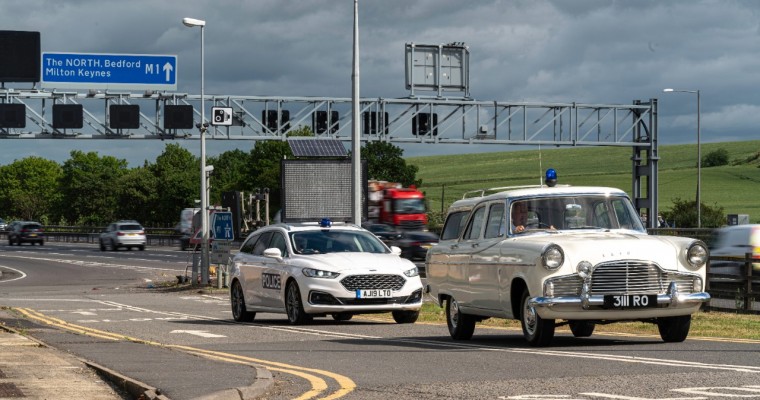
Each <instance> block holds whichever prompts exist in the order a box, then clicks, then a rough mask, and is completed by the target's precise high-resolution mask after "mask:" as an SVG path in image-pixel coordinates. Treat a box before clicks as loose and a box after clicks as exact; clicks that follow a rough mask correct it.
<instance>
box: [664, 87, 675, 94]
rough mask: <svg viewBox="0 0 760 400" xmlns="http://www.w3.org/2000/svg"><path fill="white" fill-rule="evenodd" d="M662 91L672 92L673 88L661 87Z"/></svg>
mask: <svg viewBox="0 0 760 400" xmlns="http://www.w3.org/2000/svg"><path fill="white" fill-rule="evenodd" d="M662 91H663V92H666V93H667V92H672V91H673V89H671V88H667V89H662Z"/></svg>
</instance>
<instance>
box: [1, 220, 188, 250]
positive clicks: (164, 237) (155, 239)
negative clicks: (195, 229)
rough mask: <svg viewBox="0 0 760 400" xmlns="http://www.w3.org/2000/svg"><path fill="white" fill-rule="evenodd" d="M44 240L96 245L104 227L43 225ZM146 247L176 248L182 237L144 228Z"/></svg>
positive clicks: (3, 235)
mask: <svg viewBox="0 0 760 400" xmlns="http://www.w3.org/2000/svg"><path fill="white" fill-rule="evenodd" d="M42 229H43V230H44V232H45V240H46V241H49V242H64V243H98V241H99V239H100V234H101V233H102V232H103V231H105V229H106V228H105V227H80V226H57V225H45V226H43V227H42ZM145 236H146V239H147V241H148V243H147V245H148V246H177V247H179V241H180V238H181V237H182V235H181V234H178V233H174V230H173V229H171V228H145ZM7 239H8V232H0V240H7Z"/></svg>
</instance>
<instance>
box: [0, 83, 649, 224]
mask: <svg viewBox="0 0 760 400" xmlns="http://www.w3.org/2000/svg"><path fill="white" fill-rule="evenodd" d="M204 100H205V101H204V103H205V105H206V107H207V108H209V109H210V108H211V107H232V108H233V126H210V127H209V130H208V133H207V136H206V140H285V139H286V138H287V136H288V134H289V133H290V132H292V131H293V130H296V129H299V128H301V127H302V126H308V127H310V128H311V130H312V132H314V134H315V136H316V137H317V138H319V137H325V138H332V139H337V140H341V141H351V140H352V138H353V133H352V119H353V117H352V115H351V114H352V111H351V110H352V107H351V99H350V98H334V97H277V96H229V95H224V96H220V95H206V96H205V99H204ZM0 103H15V104H24V105H25V106H26V116H25V118H26V123H25V124H24V127H21V128H3V127H0V139H14V138H15V139H50V138H72V139H74V138H75V139H129V140H136V139H162V140H165V139H179V140H182V139H185V140H187V139H190V140H192V139H199V134H198V130H197V129H194V128H193V129H165V128H164V125H163V109H164V106H165V105H168V104H171V105H191V106H193V112H194V116H195V118H194V120H195V121H194V122H196V124H197V123H199V122H200V116H201V111H200V108H199V106H200V103H201V102H200V96H199V95H191V94H184V93H169V92H159V93H155V92H151V91H147V92H144V93H133V92H111V91H106V92H105V93H101V92H99V91H88V92H59V91H52V92H49V91H37V90H28V91H17V90H13V89H2V90H0ZM52 104H82V107H83V122H84V125H83V128H82V129H76V130H71V129H67V130H65V131H64V130H60V129H55V128H54V127H53V124H52V115H51V114H52V113H51V112H50V108H51V107H52ZM112 104H136V105H139V106H140V127H139V128H138V129H113V128H110V127H109V119H110V118H109V115H108V113H109V105H112ZM359 108H360V111H361V113H362V115H361V116H360V118H359V119H358V121H357V122H358V123H359V125H360V130H361V135H360V136H361V140H362V141H387V142H392V143H429V144H431V145H434V144H439V143H440V144H461V145H468V144H481V145H482V144H492V145H508V144H513V145H553V146H627V147H631V148H632V152H633V156H632V160H633V165H632V174H633V188H632V189H633V193H634V203H635V206H636V207H637V208H639V209H640V210H644V209H646V210H647V214H648V215H657V201H656V199H657V161H658V160H659V156H658V150H657V100H656V99H650V100H649V101H646V102H645V101H638V100H636V101H634V102H633V103H632V104H582V103H528V102H501V101H481V100H473V99H461V98H455V99H450V98H439V97H429V98H425V97H416V98H394V99H386V98H363V99H361V100H360V107H359ZM205 115H207V116H211V113H210V112H209V110H206V113H205ZM207 122H210V121H207ZM0 125H1V124H0ZM652 220H654V218H649V221H648V224H652V225H651V226H650V227H654V226H653V222H651V221H652Z"/></svg>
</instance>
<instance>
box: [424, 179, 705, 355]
mask: <svg viewBox="0 0 760 400" xmlns="http://www.w3.org/2000/svg"><path fill="white" fill-rule="evenodd" d="M552 180H556V172H555V171H554V170H549V171H547V182H551V181H552ZM707 259H708V252H707V248H706V246H705V244H704V243H702V242H701V241H699V240H696V239H690V238H685V237H674V236H650V235H648V234H647V232H646V230H645V229H644V227H643V226H642V224H641V221H640V219H639V216H638V215H637V213H636V210H635V209H634V208H633V205H632V204H631V201H630V199H629V198H628V196H627V195H626V193H625V192H624V191H622V190H619V189H615V188H606V187H572V186H566V185H565V186H553V187H547V186H533V187H513V188H497V190H495V193H492V194H487V193H485V192H483V193H479V196H476V197H470V198H466V199H462V200H459V201H457V202H455V203H454V204H453V205H452V206H451V207H450V209H449V214H448V216H447V218H446V222H445V225H444V229H443V233H442V234H441V239H440V241H439V244H438V245H437V246H434V247H433V248H432V249H430V250H429V251H428V254H427V259H426V273H427V282H428V286H427V290H428V291H429V293H430V294H431V295H432V297H433V298H434V299H435V300H436V301H437V302H438V303H439V304H440V305H444V304H445V306H446V316H447V322H448V328H449V333H450V334H451V337H452V338H454V339H458V340H466V339H470V338H471V337H472V335H473V332H474V329H475V323H476V322H477V321H480V320H483V319H486V318H489V317H497V318H510V319H511V318H514V319H519V320H520V321H521V322H522V328H523V335H524V336H525V339H526V340H527V341H528V342H529V343H530V344H531V345H534V346H545V345H548V344H550V342H551V341H552V338H553V336H554V329H555V327H556V326H558V325H560V324H562V325H564V324H567V325H569V327H570V330H571V332H572V333H573V335H574V336H576V337H584V336H590V335H591V334H592V333H593V331H594V327H595V325H596V324H597V323H609V322H613V321H631V320H638V321H646V322H654V323H656V324H657V326H658V328H659V332H660V336H661V337H662V339H663V340H664V341H666V342H680V341H683V340H685V339H686V337H687V335H688V333H689V328H690V323H691V314H693V313H695V312H696V311H697V310H699V307H700V306H701V305H702V304H703V303H704V302H707V301H709V299H710V295H709V294H708V293H706V292H704V283H705V272H706V263H707Z"/></svg>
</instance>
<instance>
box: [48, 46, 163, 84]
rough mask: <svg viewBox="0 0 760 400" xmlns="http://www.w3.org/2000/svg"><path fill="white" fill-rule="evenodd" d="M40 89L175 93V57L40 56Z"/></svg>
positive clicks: (66, 54)
mask: <svg viewBox="0 0 760 400" xmlns="http://www.w3.org/2000/svg"><path fill="white" fill-rule="evenodd" d="M41 64H42V65H41V68H42V71H41V72H42V73H41V74H40V77H41V78H40V79H41V82H40V84H41V86H42V87H43V88H55V89H120V90H177V56H174V55H150V54H100V53H61V52H45V53H42V62H41Z"/></svg>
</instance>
